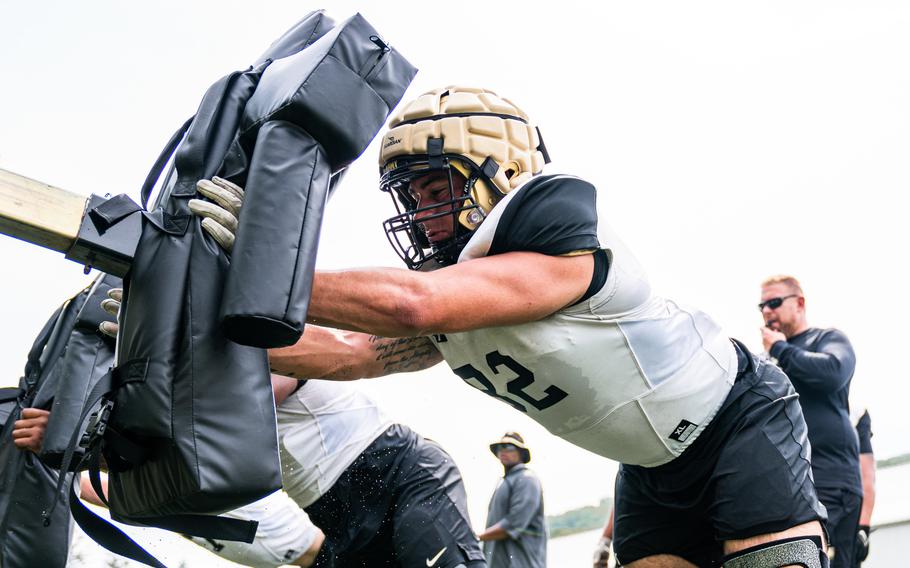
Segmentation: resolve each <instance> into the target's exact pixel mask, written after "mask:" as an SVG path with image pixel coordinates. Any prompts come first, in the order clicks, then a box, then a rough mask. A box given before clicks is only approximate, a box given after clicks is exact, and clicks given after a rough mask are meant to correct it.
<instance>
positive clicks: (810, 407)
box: [758, 276, 863, 568]
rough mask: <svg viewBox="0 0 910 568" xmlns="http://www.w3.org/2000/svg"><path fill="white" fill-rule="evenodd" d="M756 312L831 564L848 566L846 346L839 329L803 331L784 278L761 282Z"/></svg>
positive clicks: (852, 461)
mask: <svg viewBox="0 0 910 568" xmlns="http://www.w3.org/2000/svg"><path fill="white" fill-rule="evenodd" d="M758 308H759V309H760V310H761V313H762V319H763V320H764V323H765V325H764V327H762V329H761V333H762V342H763V343H764V346H765V351H767V352H768V353H769V355H770V356H771V357H772V358H774V359H776V360H777V363H778V365H780V367H781V368H782V369H783V370H784V372H786V373H787V375H788V376H789V377H790V381H791V382H792V383H793V386H794V387H795V388H796V392H797V393H799V397H800V398H799V402H800V405H801V406H802V408H803V414H804V415H805V417H806V424H807V426H808V428H809V442H810V443H811V445H812V457H811V460H812V473H813V476H814V478H815V486H816V489H817V491H818V497H819V499H820V500H821V502H822V503H823V504H824V505H825V507H826V508H827V509H828V527H827V528H828V533H829V537H830V546H831V549H829V553H828V554H829V556H831V555H832V554H833V557H832V558H831V560H832V562H831V566H832V567H841V566H843V567H845V568H846V567H852V566H853V565H854V559H853V555H854V541H855V539H856V531H857V527H858V524H859V514H860V508H861V505H862V495H863V489H862V481H861V478H860V469H859V445H858V441H857V437H856V434H855V432H854V430H853V425H852V423H851V421H850V409H849V406H848V402H847V397H848V395H849V394H850V380H851V378H852V377H853V369H854V367H855V365H856V356H855V355H854V353H853V347H852V346H851V345H850V341H849V340H848V339H847V336H846V335H845V334H844V333H843V332H842V331H839V330H837V329H820V328H816V327H809V324H808V323H807V321H806V299H805V297H804V296H803V290H802V288H801V287H800V284H799V281H798V280H797V279H796V278H794V277H792V276H773V277H771V278H768V279H766V280H765V281H764V282H762V285H761V303H759V305H758Z"/></svg>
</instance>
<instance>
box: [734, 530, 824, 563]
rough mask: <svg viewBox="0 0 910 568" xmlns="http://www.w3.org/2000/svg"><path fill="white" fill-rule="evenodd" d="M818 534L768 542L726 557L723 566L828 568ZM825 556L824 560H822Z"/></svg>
mask: <svg viewBox="0 0 910 568" xmlns="http://www.w3.org/2000/svg"><path fill="white" fill-rule="evenodd" d="M821 544H822V542H821V539H820V538H819V537H817V536H798V537H794V538H787V539H782V540H776V541H774V542H766V543H764V544H759V545H758V546H753V547H751V548H747V549H745V550H741V551H739V552H736V553H734V554H731V555H729V556H727V557H725V558H724V563H723V568H780V567H781V566H802V567H803V568H827V567H828V562H827V560H828V557H827V556H826V555H825V553H824V551H823V550H822V547H821ZM823 558H824V560H822V559H823Z"/></svg>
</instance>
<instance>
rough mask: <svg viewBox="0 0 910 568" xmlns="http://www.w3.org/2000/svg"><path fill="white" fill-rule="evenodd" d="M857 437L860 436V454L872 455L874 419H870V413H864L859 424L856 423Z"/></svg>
mask: <svg viewBox="0 0 910 568" xmlns="http://www.w3.org/2000/svg"><path fill="white" fill-rule="evenodd" d="M856 435H857V436H859V453H861V454H871V453H872V419H871V418H869V411H868V410H867V411H865V412H863V415H862V416H860V418H859V422H857V423H856Z"/></svg>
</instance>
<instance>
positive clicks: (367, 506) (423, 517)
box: [305, 424, 485, 568]
mask: <svg viewBox="0 0 910 568" xmlns="http://www.w3.org/2000/svg"><path fill="white" fill-rule="evenodd" d="M305 510H306V512H307V514H309V516H310V518H311V519H312V521H313V522H314V523H315V524H316V526H318V527H319V528H320V529H322V531H323V532H324V533H325V535H326V543H327V544H328V546H323V551H324V553H320V555H319V559H318V560H317V564H316V566H334V567H336V568H338V567H349V566H350V567H355V566H370V567H372V566H401V567H411V566H432V567H433V568H452V567H454V566H457V565H459V564H464V565H467V566H470V567H471V568H474V567H482V566H485V563H484V561H483V553H482V552H481V550H480V545H479V543H478V541H477V537H476V536H474V531H473V529H472V528H471V523H470V520H469V518H468V511H467V498H466V495H465V490H464V483H463V482H462V480H461V473H460V472H459V471H458V468H457V467H456V466H455V462H454V461H453V460H452V458H451V457H450V456H449V455H448V454H447V453H446V452H445V451H444V450H443V449H442V448H441V447H440V446H439V445H438V444H436V443H435V442H433V441H431V440H427V439H425V438H423V437H421V436H420V435H418V434H417V433H415V432H413V431H411V430H410V429H409V428H408V427H406V426H401V425H398V424H396V425H393V426H391V427H390V428H389V429H388V430H386V431H385V432H384V433H383V434H382V435H381V436H379V437H378V438H376V440H374V441H373V443H372V444H370V446H369V447H368V448H367V449H366V450H364V451H363V453H361V454H360V456H358V457H357V459H356V460H354V462H353V463H352V464H351V465H350V466H349V467H348V468H347V469H346V470H345V471H344V473H343V474H342V475H341V477H340V478H339V479H338V481H336V482H335V484H334V485H333V486H332V488H331V489H330V490H329V491H328V492H326V493H325V494H324V495H323V496H322V497H320V498H319V499H318V500H317V501H316V502H315V503H313V504H312V505H310V506H309V507H306V508H305ZM443 549H444V552H443Z"/></svg>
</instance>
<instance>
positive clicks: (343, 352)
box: [269, 325, 442, 394]
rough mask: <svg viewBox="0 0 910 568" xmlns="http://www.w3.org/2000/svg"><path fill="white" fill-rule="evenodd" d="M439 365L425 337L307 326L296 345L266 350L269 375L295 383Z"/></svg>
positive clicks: (374, 375) (438, 357) (348, 379)
mask: <svg viewBox="0 0 910 568" xmlns="http://www.w3.org/2000/svg"><path fill="white" fill-rule="evenodd" d="M440 361H442V355H440V353H439V351H438V350H437V349H436V347H435V346H434V345H433V343H432V342H431V341H430V340H429V339H428V338H426V337H409V338H399V339H393V338H387V337H379V336H375V335H369V334H366V333H359V332H352V331H341V330H337V329H328V328H324V327H319V326H316V325H308V326H307V327H306V329H305V330H304V333H303V336H302V337H301V338H300V340H299V341H298V342H297V343H296V344H294V345H291V346H290V347H282V348H280V349H269V364H270V366H271V368H272V371H274V372H276V373H279V374H282V375H286V376H288V377H293V378H296V379H330V380H336V381H350V380H356V379H364V378H372V377H381V376H384V375H391V374H393V373H405V372H410V371H420V370H421V369H426V368H429V367H432V366H433V365H435V364H437V363H439V362H440ZM276 394H277V393H276Z"/></svg>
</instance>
